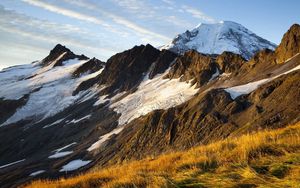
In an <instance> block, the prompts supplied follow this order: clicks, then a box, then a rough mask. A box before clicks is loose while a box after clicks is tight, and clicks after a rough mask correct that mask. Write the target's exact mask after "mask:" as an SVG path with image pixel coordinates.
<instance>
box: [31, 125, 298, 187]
mask: <svg viewBox="0 0 300 188" xmlns="http://www.w3.org/2000/svg"><path fill="white" fill-rule="evenodd" d="M299 185H300V123H297V124H295V125H291V126H288V127H286V128H283V129H278V130H271V131H261V132H257V133H254V134H249V135H244V136H241V137H238V138H228V139H226V140H223V141H219V142H215V143H213V144H209V145H206V146H199V147H195V148H192V149H190V150H188V151H184V152H175V153H170V154H165V155H161V156H159V157H157V158H154V159H153V158H146V159H144V160H140V161H133V162H128V163H126V164H122V165H116V166H111V167H108V168H106V169H93V170H92V171H90V172H88V173H86V174H82V175H80V176H76V177H72V178H68V179H60V180H56V181H50V180H38V181H35V182H32V183H30V184H28V185H27V187H36V188H41V187H128V188H130V187H237V188H238V187H300V186H299Z"/></svg>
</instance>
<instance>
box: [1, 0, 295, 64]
mask: <svg viewBox="0 0 300 188" xmlns="http://www.w3.org/2000/svg"><path fill="white" fill-rule="evenodd" d="M299 7H300V1H298V0H284V1H282V0H264V1H262V0H251V1H244V0H185V1H182V0H1V1H0V69H2V68H4V67H8V66H12V65H17V64H26V63H31V62H33V61H35V60H41V59H43V58H44V57H45V56H47V55H48V54H49V51H50V50H51V49H52V48H53V47H54V46H55V45H56V44H58V43H60V44H63V45H65V46H66V47H68V48H69V49H71V50H72V51H73V52H74V53H76V54H85V55H87V56H88V57H96V58H98V59H100V60H103V61H106V60H107V59H108V58H109V57H110V56H112V55H114V54H115V53H118V52H121V51H124V50H126V49H130V48H132V47H133V46H135V45H140V44H147V43H150V44H151V45H153V46H155V47H159V46H161V45H164V44H167V43H169V42H170V41H171V40H172V38H174V37H175V36H176V35H177V34H179V33H182V32H184V31H186V30H191V29H193V28H194V27H196V26H197V25H198V24H199V23H218V22H220V21H222V20H226V21H235V22H237V23H240V24H242V25H243V26H245V27H246V28H248V29H250V30H251V31H253V32H254V33H256V34H257V35H259V36H261V37H263V38H265V39H267V40H269V41H271V42H274V43H276V44H279V43H280V40H281V38H282V36H283V34H284V33H285V32H286V31H287V30H288V28H289V27H290V26H291V25H292V24H294V23H300V12H299Z"/></svg>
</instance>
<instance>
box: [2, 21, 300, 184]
mask: <svg viewBox="0 0 300 188" xmlns="http://www.w3.org/2000/svg"><path fill="white" fill-rule="evenodd" d="M208 31H210V32H208ZM212 41H215V42H212ZM299 52H300V26H299V25H298V24H295V25H293V26H292V27H291V28H290V29H289V30H288V31H287V33H286V34H285V35H284V36H283V39H282V41H281V43H280V45H279V46H278V47H276V45H274V44H272V43H270V42H268V41H267V40H265V39H262V38H261V37H259V36H257V35H255V34H254V33H252V32H251V31H249V30H248V29H246V28H244V27H243V26H241V25H240V24H237V23H234V22H223V23H218V24H211V25H210V24H202V25H200V26H198V27H197V28H195V29H194V30H192V31H187V32H185V33H184V34H180V35H178V36H177V37H176V38H175V39H174V40H173V42H172V43H171V44H169V45H166V46H164V47H163V48H162V49H156V48H155V47H153V46H151V45H149V44H148V45H140V46H135V47H133V48H131V49H129V50H126V51H124V52H120V53H117V54H115V55H113V56H112V57H111V58H109V59H108V60H107V61H106V62H103V61H101V60H98V59H96V58H89V57H86V56H85V55H76V54H74V53H73V52H72V51H71V50H70V49H68V48H66V47H65V46H63V45H60V44H58V45H57V46H55V47H54V49H53V50H51V51H50V53H49V55H48V56H47V57H45V58H44V59H43V60H41V61H36V62H34V63H32V64H24V65H18V66H14V67H9V68H6V69H4V70H2V71H1V72H0V91H1V92H0V153H1V155H0V179H1V187H13V186H18V185H21V184H24V183H27V182H29V181H31V180H34V179H45V178H58V177H62V176H69V175H74V174H78V173H82V172H83V171H86V170H88V169H91V168H103V167H106V166H109V165H111V164H115V163H122V162H124V161H128V160H135V159H143V158H145V157H147V156H152V157H154V156H156V155H160V154H162V153H166V152H175V151H178V150H185V149H189V148H192V147H194V146H198V145H203V144H210V143H214V142H217V141H220V140H223V139H226V138H232V137H239V136H241V135H243V134H247V133H250V132H256V131H258V130H265V129H268V130H269V129H275V128H283V127H285V126H287V125H289V124H294V123H296V122H298V121H299V118H300V117H299V114H300V113H299V112H300V108H299V105H300V104H299V98H300V93H299V88H300V87H299V86H300V79H299V78H300V71H299V69H300V55H299Z"/></svg>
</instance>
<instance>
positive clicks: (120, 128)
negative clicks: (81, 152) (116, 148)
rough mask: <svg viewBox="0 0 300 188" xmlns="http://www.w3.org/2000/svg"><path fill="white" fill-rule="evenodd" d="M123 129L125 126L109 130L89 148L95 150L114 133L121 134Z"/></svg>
mask: <svg viewBox="0 0 300 188" xmlns="http://www.w3.org/2000/svg"><path fill="white" fill-rule="evenodd" d="M123 129H124V126H123V127H118V128H116V129H114V130H112V131H111V132H109V133H107V134H105V135H103V136H100V138H99V140H98V141H97V142H95V143H94V144H92V145H91V146H90V147H89V148H88V149H87V150H88V151H93V150H95V149H97V148H99V147H100V146H101V145H102V144H103V142H105V141H106V140H108V139H109V138H110V137H111V136H112V135H114V134H119V133H120V132H121V131H122V130H123Z"/></svg>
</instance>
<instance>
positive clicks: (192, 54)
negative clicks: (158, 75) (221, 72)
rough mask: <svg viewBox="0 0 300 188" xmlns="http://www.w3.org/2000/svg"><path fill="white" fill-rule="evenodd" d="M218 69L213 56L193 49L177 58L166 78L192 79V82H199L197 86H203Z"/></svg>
mask: <svg viewBox="0 0 300 188" xmlns="http://www.w3.org/2000/svg"><path fill="white" fill-rule="evenodd" d="M216 69H217V66H216V63H215V62H214V59H213V58H212V57H211V56H208V55H204V54H200V53H199V52H197V51H195V50H191V51H187V52H185V53H184V54H183V55H182V56H180V57H178V58H177V59H176V61H175V63H174V64H173V65H172V67H171V69H170V71H169V73H168V74H167V75H166V78H170V79H174V78H180V80H181V81H190V80H192V84H195V83H197V86H202V85H203V84H205V83H206V82H208V81H209V79H210V78H211V76H212V75H213V74H214V73H215V72H216Z"/></svg>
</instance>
